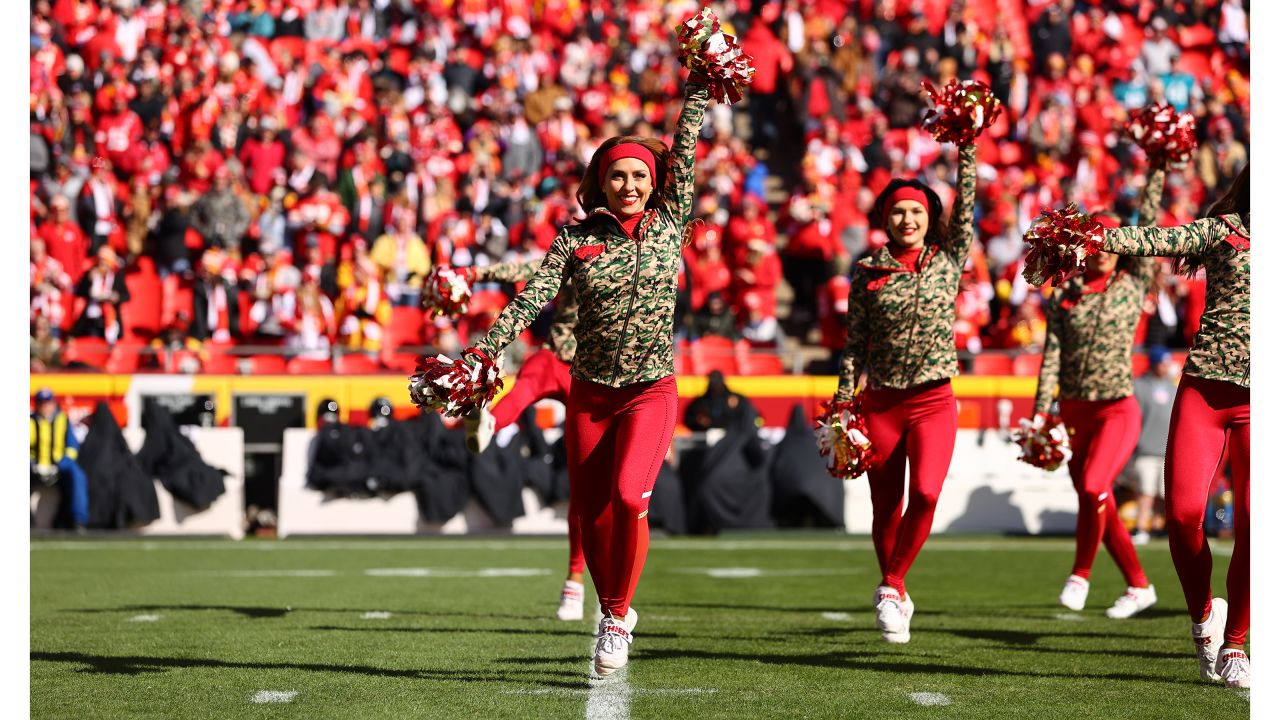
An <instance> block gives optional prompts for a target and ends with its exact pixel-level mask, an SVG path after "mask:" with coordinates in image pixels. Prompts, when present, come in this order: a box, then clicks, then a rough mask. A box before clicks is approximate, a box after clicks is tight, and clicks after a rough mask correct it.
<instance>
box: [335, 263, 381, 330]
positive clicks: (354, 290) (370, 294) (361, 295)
mask: <svg viewBox="0 0 1280 720" xmlns="http://www.w3.org/2000/svg"><path fill="white" fill-rule="evenodd" d="M337 315H338V335H339V342H340V343H341V344H342V346H343V347H345V348H347V349H348V350H358V351H364V352H371V353H376V352H377V351H378V350H380V349H382V329H383V328H384V327H386V326H387V324H388V323H389V322H390V321H391V303H390V301H388V300H387V295H386V293H385V292H383V289H382V284H381V283H379V282H378V268H377V266H375V265H374V264H373V262H372V261H370V260H368V259H365V260H363V261H361V262H358V263H356V266H355V272H354V273H353V275H352V279H351V285H349V286H348V287H347V289H346V290H344V291H343V292H342V295H341V296H340V297H339V298H338V307H337Z"/></svg>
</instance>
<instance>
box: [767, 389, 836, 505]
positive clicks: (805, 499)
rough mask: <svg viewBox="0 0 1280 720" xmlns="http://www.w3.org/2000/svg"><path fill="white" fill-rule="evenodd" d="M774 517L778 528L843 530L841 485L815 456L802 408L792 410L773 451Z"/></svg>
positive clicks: (809, 423) (808, 426) (819, 456)
mask: <svg viewBox="0 0 1280 720" xmlns="http://www.w3.org/2000/svg"><path fill="white" fill-rule="evenodd" d="M770 479H771V481H772V485H773V517H774V520H776V521H777V522H778V525H779V526H781V527H844V482H843V481H841V480H838V479H836V478H833V477H831V475H830V473H828V472H827V465H826V461H825V460H824V459H823V458H822V456H821V455H819V454H818V446H817V442H816V440H815V439H814V434H813V424H812V422H810V420H809V418H808V416H807V415H806V414H805V411H804V407H803V406H802V405H800V404H796V406H795V407H794V408H792V409H791V420H790V421H789V422H788V423H787V432H786V434H785V435H784V436H783V438H782V442H780V443H778V445H777V447H775V448H774V450H773V468H772V471H771V472H770Z"/></svg>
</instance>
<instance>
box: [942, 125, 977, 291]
mask: <svg viewBox="0 0 1280 720" xmlns="http://www.w3.org/2000/svg"><path fill="white" fill-rule="evenodd" d="M977 192H978V147H977V146H976V145H973V144H968V145H961V146H960V167H959V170H958V171H957V172H956V199H955V203H954V204H952V206H951V220H950V222H949V224H948V225H947V234H946V236H945V239H944V242H945V244H946V246H945V247H944V248H943V249H944V250H945V251H946V252H947V254H949V255H950V256H951V258H952V260H954V261H955V263H956V264H957V265H959V266H961V267H964V264H965V262H966V261H967V260H968V258H969V247H970V246H971V245H972V244H973V204H974V198H975V196H976V195H977Z"/></svg>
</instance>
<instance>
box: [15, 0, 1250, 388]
mask: <svg viewBox="0 0 1280 720" xmlns="http://www.w3.org/2000/svg"><path fill="white" fill-rule="evenodd" d="M701 4H702V3H699V2H692V1H688V0H684V1H677V2H655V1H652V0H616V1H615V0H609V1H597V0H33V2H32V3H31V92H30V103H31V316H30V319H31V334H32V345H31V361H32V369H33V370H34V371H42V370H52V369H57V368H62V367H66V366H71V367H94V368H102V369H107V370H109V371H113V372H133V371H137V370H147V369H157V370H163V371H169V372H193V371H199V370H203V371H205V372H235V371H237V369H239V370H240V371H246V370H247V371H259V372H262V371H286V370H288V371H294V372H306V371H308V370H315V371H331V370H332V369H334V368H335V367H337V368H338V369H345V370H347V371H352V370H356V371H373V370H380V369H388V370H406V369H412V367H413V361H414V357H415V354H416V353H419V352H421V351H423V350H424V349H427V348H436V349H440V350H443V351H450V350H455V349H457V348H459V347H461V346H462V345H465V344H466V343H467V342H468V339H469V337H470V336H471V335H473V334H474V333H476V332H480V331H483V330H484V329H485V328H486V327H487V325H488V323H490V322H491V321H492V319H493V318H494V317H496V314H497V313H498V312H499V311H500V310H501V308H502V307H503V306H504V305H505V304H506V302H507V301H508V299H509V297H510V296H511V293H512V292H514V291H515V290H517V288H512V287H509V286H503V285H498V284H490V285H479V286H477V287H476V288H475V290H476V295H475V299H474V302H473V303H472V306H471V308H470V313H469V315H468V316H467V317H465V318H462V319H460V320H458V321H457V322H451V321H446V320H441V319H431V318H429V317H426V316H425V315H424V314H423V313H422V312H421V310H420V297H421V289H422V283H423V281H424V279H425V278H426V277H427V275H428V274H429V272H430V271H431V269H432V268H433V267H435V266H437V265H442V264H445V265H454V266H467V265H484V264H489V263H494V262H501V261H509V260H527V259H535V258H537V257H539V256H540V254H541V253H543V252H544V251H545V250H546V248H547V247H548V246H549V245H550V243H551V241H552V240H553V239H554V237H555V236H556V233H557V232H558V230H559V228H560V227H561V226H563V225H564V224H566V223H569V222H571V221H573V220H574V219H575V218H578V217H581V216H582V208H580V207H578V206H577V203H576V200H575V199H574V191H575V190H576V188H577V184H578V180H579V178H580V174H581V172H582V170H583V168H584V167H585V165H586V163H587V161H588V160H589V159H590V157H591V154H592V152H593V151H594V150H595V148H596V147H598V146H599V144H600V143H601V142H602V141H603V140H604V139H605V138H608V137H610V136H613V135H618V134H639V135H653V136H659V137H664V138H666V139H667V140H668V141H669V140H670V135H671V131H672V129H673V125H674V121H675V117H676V115H677V114H678V112H679V109H680V97H681V94H682V92H683V79H682V75H683V73H684V71H683V70H682V69H681V68H680V65H679V62H678V61H677V59H676V57H675V51H674V31H673V28H675V27H676V26H677V24H678V23H679V22H680V20H682V19H684V18H685V17H688V16H689V15H691V14H692V13H694V12H696V11H697V10H698V9H699V7H700V6H701ZM708 5H709V6H710V7H711V8H712V9H713V10H714V11H715V12H716V13H717V14H718V15H719V17H720V18H721V19H722V20H723V21H724V24H725V26H726V31H728V32H730V33H733V34H736V35H737V36H738V37H739V38H740V40H741V42H742V44H743V46H744V48H745V49H746V51H747V52H749V53H750V54H752V55H753V56H754V58H755V67H756V76H755V80H754V83H753V84H752V86H751V88H750V93H749V94H748V96H747V98H746V99H745V100H744V101H743V102H741V103H739V104H738V105H735V106H732V107H730V106H724V105H714V106H713V108H712V110H711V111H710V112H709V114H708V118H707V121H706V124H705V126H704V128H703V131H702V137H701V141H700V143H699V146H698V158H699V159H698V164H697V173H698V182H697V187H698V188H699V193H700V194H699V198H698V200H697V203H696V208H695V215H696V216H697V217H698V218H700V219H701V220H702V221H703V222H702V223H700V224H698V225H696V226H694V229H693V235H694V236H693V242H692V243H691V245H690V248H689V250H688V251H687V253H686V257H685V263H684V268H683V272H682V275H681V289H682V297H681V306H680V309H679V317H678V319H677V325H678V329H677V333H678V335H679V337H680V339H681V341H682V344H681V347H688V344H689V343H693V344H696V343H698V342H700V341H701V340H702V339H703V338H706V337H709V336H718V337H720V338H726V339H728V340H730V341H733V342H736V343H739V344H741V345H744V346H749V347H751V348H754V349H756V350H757V351H758V352H760V353H762V354H770V353H776V354H777V355H778V356H779V357H780V358H784V357H785V358H786V363H785V367H788V368H790V369H793V370H810V371H814V370H818V371H821V370H824V369H827V370H829V369H831V365H830V361H829V356H830V354H831V353H832V352H834V353H835V354H837V355H838V353H839V350H840V349H841V348H842V347H843V340H844V324H845V320H844V310H845V305H846V296H847V290H848V281H847V275H848V270H849V267H850V264H851V263H852V262H853V261H855V260H857V259H858V258H860V257H861V256H863V255H864V254H866V253H868V252H870V251H872V250H874V249H876V248H878V247H879V246H881V245H883V244H884V243H885V242H886V237H885V235H884V233H883V231H881V230H880V229H878V228H876V227H874V223H873V222H871V221H869V219H868V217H867V213H868V212H869V210H870V207H871V204H872V200H873V199H874V197H875V194H876V193H877V192H878V191H879V190H880V189H881V188H882V187H883V186H884V185H885V184H886V183H887V182H888V181H889V180H890V179H891V178H893V177H900V176H917V177H920V178H921V179H924V180H925V181H926V182H928V183H929V184H930V185H932V186H933V187H934V188H935V189H936V190H937V191H938V192H939V194H940V195H941V196H942V198H943V202H944V206H949V205H950V202H951V200H952V198H953V197H954V190H953V187H954V186H953V183H954V177H955V157H956V152H955V148H954V147H950V146H940V145H939V144H937V143H936V142H935V141H934V140H933V139H932V137H930V136H929V135H928V134H927V133H925V132H923V131H921V130H920V129H919V128H918V123H919V119H920V117H921V115H922V113H923V111H924V109H925V108H926V99H925V96H924V94H923V93H922V92H921V89H920V86H921V81H923V80H929V81H931V82H934V83H935V84H939V85H940V84H941V83H945V82H946V81H947V80H948V79H949V78H951V77H960V78H974V79H979V80H983V81H985V82H987V83H989V84H990V85H991V86H992V87H993V89H994V90H995V93H996V95H997V96H998V97H999V98H1000V99H1001V101H1002V102H1003V104H1004V112H1003V113H1002V114H1001V116H1000V118H999V120H998V121H997V122H996V124H995V125H994V126H993V127H992V128H991V129H990V130H989V131H988V132H986V133H985V134H984V135H983V136H982V137H981V138H980V139H979V141H978V145H979V154H978V158H979V163H980V166H979V183H978V198H977V208H976V213H975V215H976V217H975V224H976V227H975V231H976V238H977V241H976V242H975V243H974V245H973V251H972V255H971V259H970V260H971V262H970V263H969V267H968V271H967V272H966V276H965V279H964V281H963V282H962V286H961V292H960V294H959V296H958V297H957V300H956V324H955V332H956V345H957V348H958V349H960V350H962V351H963V353H962V356H963V357H964V358H965V359H966V363H971V362H972V360H971V358H972V357H973V355H971V354H979V353H984V352H986V353H991V352H995V353H1006V354H1013V353H1020V352H1025V353H1036V352H1038V351H1039V345H1040V343H1042V341H1043V334H1044V313H1043V311H1042V308H1041V304H1042V302H1043V299H1044V296H1045V294H1044V292H1042V291H1039V290H1036V289H1034V288H1029V287H1028V286H1027V285H1026V283H1025V282H1024V281H1023V280H1022V279H1021V275H1020V270H1021V260H1020V257H1021V255H1022V250H1023V245H1022V242H1021V235H1022V232H1023V231H1024V230H1025V228H1026V227H1027V226H1028V225H1029V224H1030V222H1031V220H1032V218H1034V217H1035V216H1036V215H1037V214H1038V212H1039V211H1040V209H1041V208H1042V207H1045V206H1056V205H1061V204H1063V203H1065V202H1075V203H1078V204H1079V205H1080V206H1082V207H1084V208H1086V209H1089V210H1100V209H1112V210H1115V211H1116V212H1118V213H1119V214H1120V215H1121V217H1122V218H1124V220H1125V221H1126V222H1134V221H1135V220H1136V214H1137V206H1138V202H1139V199H1140V196H1141V191H1142V187H1143V185H1144V183H1145V182H1146V177H1147V172H1148V170H1149V167H1148V165H1147V162H1146V158H1145V157H1144V156H1143V154H1142V152H1141V151H1140V150H1138V149H1136V147H1135V146H1134V145H1133V144H1132V143H1131V142H1130V141H1129V140H1128V139H1127V137H1126V134H1125V131H1124V126H1125V122H1126V120H1127V118H1128V113H1129V111H1131V110H1135V109H1138V108H1142V107H1144V106H1146V105H1148V104H1150V103H1154V102H1167V103H1169V104H1170V105H1172V106H1174V107H1175V108H1177V109H1179V110H1187V111H1190V112H1192V113H1193V114H1194V115H1195V116H1196V118H1197V123H1198V125H1197V133H1198V136H1199V139H1200V147H1199V149H1198V151H1197V153H1196V155H1195V156H1194V158H1193V159H1192V161H1191V162H1189V163H1188V164H1187V165H1186V166H1185V167H1184V168H1178V169H1175V170H1173V171H1171V172H1170V174H1169V177H1168V181H1167V188H1166V191H1165V194H1164V200H1163V208H1162V211H1161V213H1160V217H1159V222H1160V223H1161V224H1168V225H1171V224H1180V223H1185V222H1188V221H1190V220H1192V219H1194V218H1196V217H1198V214H1199V213H1200V212H1201V210H1202V209H1203V208H1205V207H1206V206H1207V205H1208V204H1209V203H1210V202H1211V201H1212V200H1213V199H1214V197H1215V196H1216V194H1217V193H1218V192H1220V191H1221V190H1223V189H1225V187H1226V185H1227V183H1229V182H1230V180H1231V179H1232V177H1233V176H1234V175H1235V174H1236V172H1237V171H1238V170H1239V169H1240V167H1242V166H1243V164H1244V163H1245V162H1246V159H1247V156H1248V148H1249V126H1250V123H1249V88H1250V81H1249V32H1248V24H1249V23H1248V12H1249V7H1248V3H1247V2H1242V0H1075V1H1074V2H1073V1H1072V0H852V1H845V0H784V1H782V2H777V1H776V0H774V1H769V2H765V1H762V0H734V1H730V2H712V3H708ZM1151 290H1152V292H1151V295H1150V296H1149V298H1148V303H1147V313H1146V316H1145V319H1144V321H1143V323H1142V325H1141V326H1140V328H1139V332H1138V343H1139V344H1140V345H1146V346H1167V347H1172V348H1178V347H1185V346H1186V344H1187V343H1188V341H1189V340H1190V338H1191V337H1192V335H1193V334H1194V332H1195V330H1196V328H1197V327H1198V323H1199V316H1200V312H1201V310H1202V308H1203V303H1204V280H1203V278H1183V277H1175V276H1173V275H1172V274H1170V273H1169V272H1168V271H1167V268H1166V271H1164V272H1161V273H1159V274H1158V275H1157V277H1156V279H1155V281H1154V283H1153V286H1152V289H1151ZM1045 292H1047V289H1046V291H1045ZM549 318H550V314H549V312H548V313H547V314H546V316H545V318H544V322H540V323H537V324H535V326H534V327H533V328H532V329H531V330H530V332H529V333H527V334H526V336H525V338H524V339H525V341H526V343H529V344H532V343H536V342H537V341H538V340H539V335H540V334H541V333H544V332H545V329H546V326H547V324H548V322H549ZM516 354H519V353H518V350H517V352H516ZM335 361H336V362H337V363H338V364H337V365H336V366H335V364H334V363H335ZM245 363H248V365H246V364H245ZM768 367H769V368H770V369H771V370H774V371H776V370H777V369H778V368H780V367H783V363H781V362H778V363H773V364H768ZM739 369H741V367H740V368H739Z"/></svg>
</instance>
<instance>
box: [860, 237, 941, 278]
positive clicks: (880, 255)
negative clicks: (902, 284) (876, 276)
mask: <svg viewBox="0 0 1280 720" xmlns="http://www.w3.org/2000/svg"><path fill="white" fill-rule="evenodd" d="M890 242H892V241H890ZM937 254H938V246H937V245H932V244H930V245H925V247H924V252H923V253H921V254H920V261H919V263H918V264H917V266H916V267H917V268H919V269H922V270H923V269H924V266H925V265H926V264H927V263H928V262H929V260H930V259H932V258H933V256H934V255H937ZM858 266H859V267H863V268H866V269H868V270H885V271H888V272H907V269H906V268H905V267H903V266H902V263H900V262H898V261H897V259H896V258H894V257H893V253H891V252H889V244H888V243H885V244H884V245H882V246H881V247H880V249H879V250H876V251H875V252H873V253H871V254H870V255H868V256H867V257H864V258H862V259H861V260H859V261H858Z"/></svg>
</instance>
